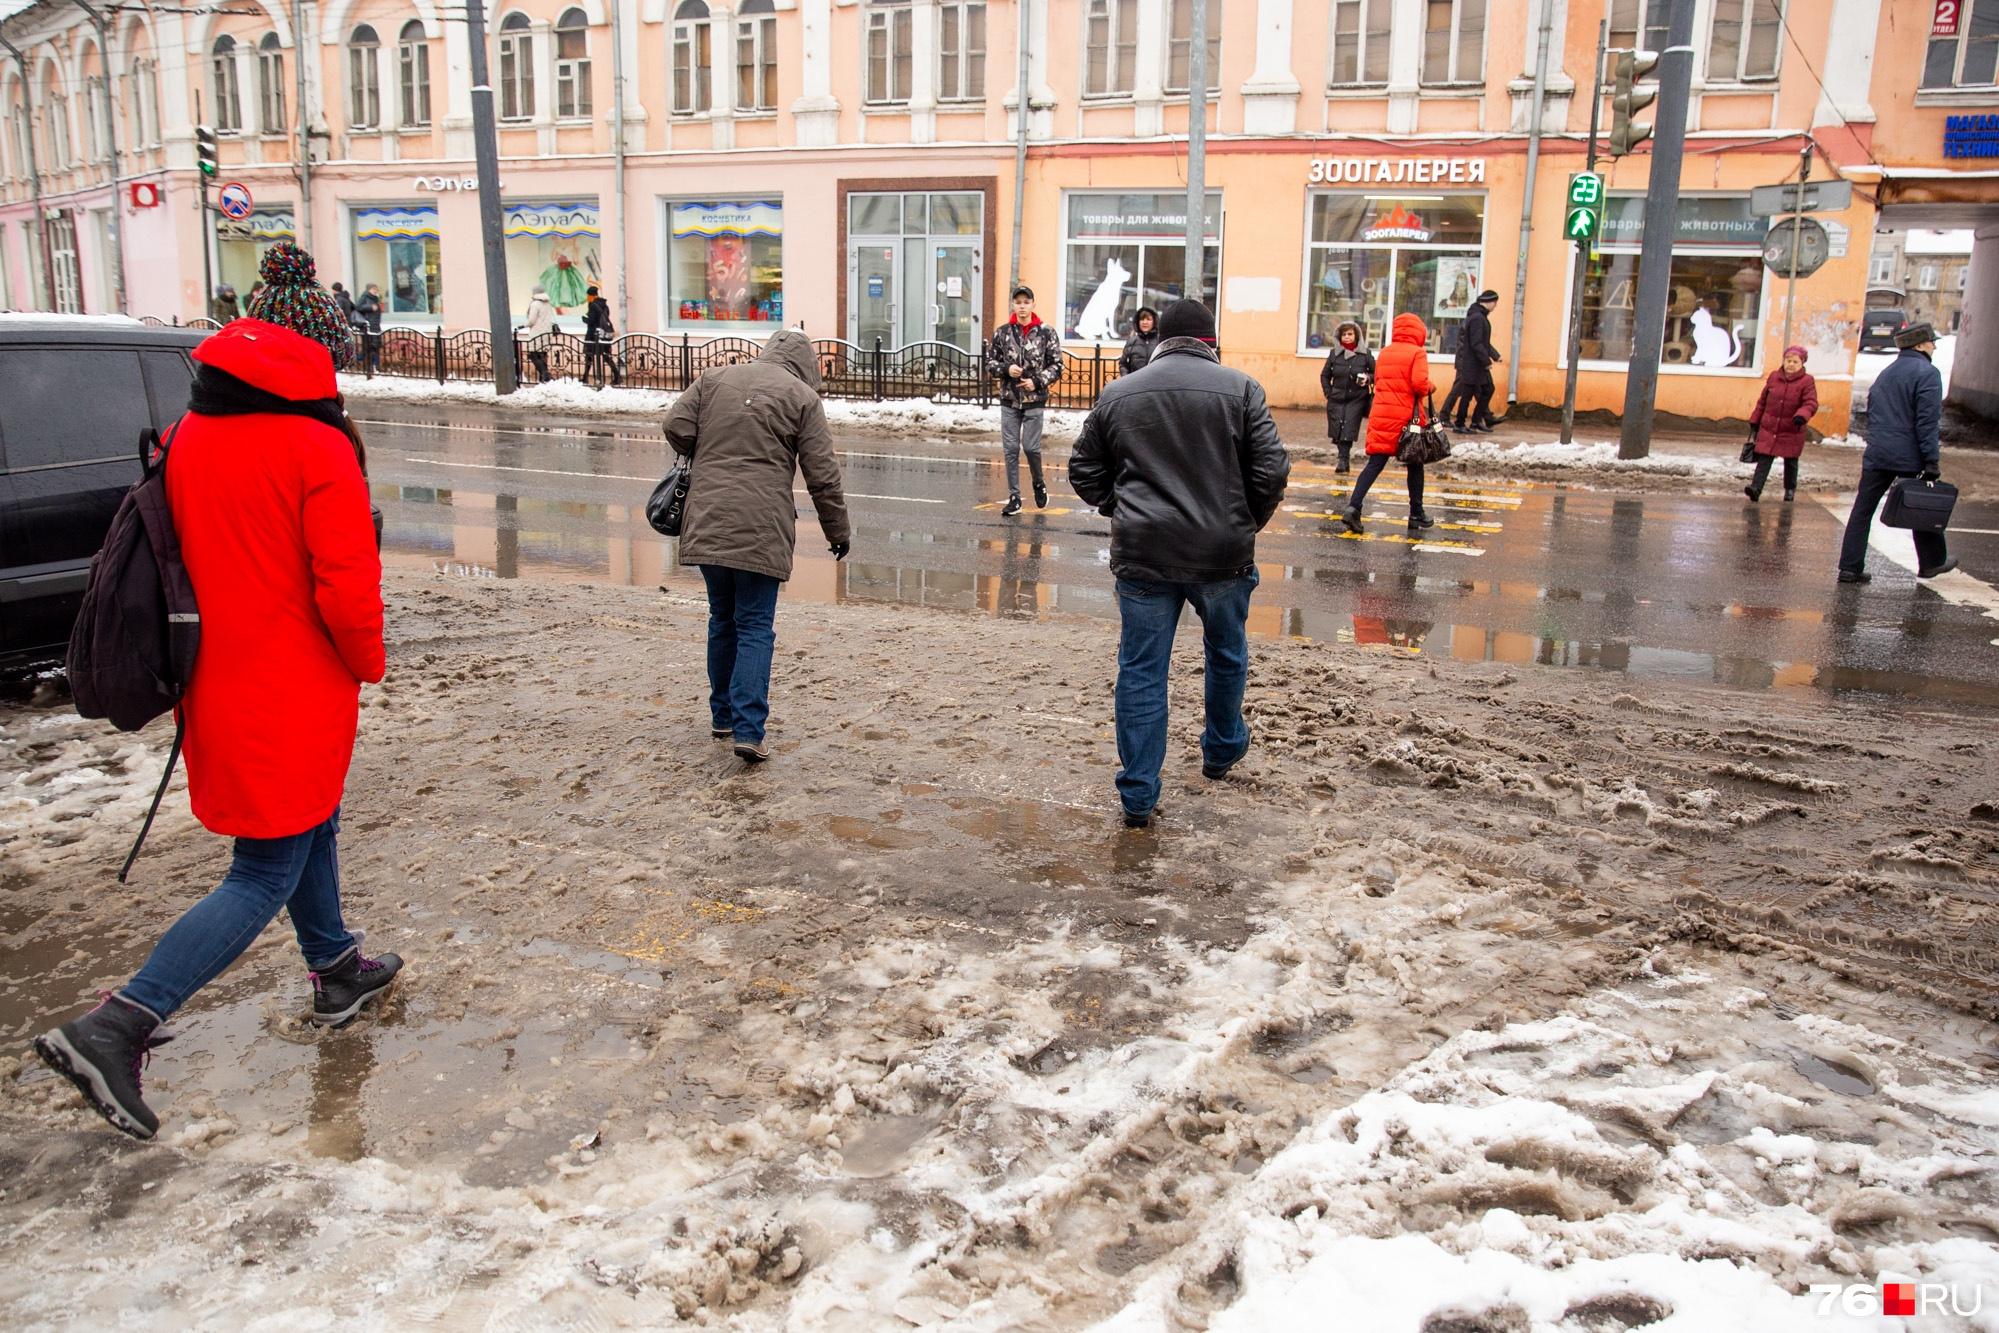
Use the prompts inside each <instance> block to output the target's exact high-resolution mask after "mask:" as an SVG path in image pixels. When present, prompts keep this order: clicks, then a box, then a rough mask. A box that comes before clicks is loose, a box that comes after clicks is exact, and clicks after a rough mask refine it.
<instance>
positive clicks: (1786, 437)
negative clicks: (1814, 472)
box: [1742, 343, 1819, 504]
mask: <svg viewBox="0 0 1999 1333" xmlns="http://www.w3.org/2000/svg"><path fill="white" fill-rule="evenodd" d="M1810 355H1811V354H1810V353H1809V352H1808V351H1806V350H1805V348H1804V347H1803V346H1802V345H1800V344H1798V343H1792V344H1791V345H1790V346H1789V347H1786V348H1785V349H1784V361H1783V364H1782V365H1780V366H1778V368H1777V369H1775V370H1773V371H1771V372H1770V378H1769V379H1767V380H1765V381H1763V392H1762V394H1761V395H1759V396H1758V397H1757V399H1756V410H1755V411H1753V412H1751V413H1750V414H1749V442H1750V443H1751V444H1752V445H1754V446H1755V451H1756V475H1755V476H1754V477H1752V478H1751V479H1750V482H1749V484H1748V485H1747V486H1744V487H1743V488H1742V493H1743V494H1744V495H1746V496H1748V497H1749V500H1750V503H1752V504H1754V503H1755V502H1756V501H1758V500H1761V499H1762V498H1763V483H1764V482H1766V481H1768V480H1770V464H1771V461H1772V460H1774V459H1778V458H1781V459H1783V460H1784V499H1785V500H1786V501H1791V500H1795V499H1797V498H1798V455H1800V454H1802V453H1804V451H1805V423H1806V422H1807V421H1810V420H1811V419H1812V414H1813V413H1815V412H1817V411H1818V410H1819V386H1818V381H1817V380H1815V379H1813V378H1812V377H1811V376H1810V375H1808V374H1806V373H1805V360H1806V358H1807V357H1809V356H1810Z"/></svg>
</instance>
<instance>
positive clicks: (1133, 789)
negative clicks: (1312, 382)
mask: <svg viewBox="0 0 1999 1333" xmlns="http://www.w3.org/2000/svg"><path fill="white" fill-rule="evenodd" d="M1159 334H1160V338H1159V346H1158V347H1156V348H1155V349H1154V350H1153V353H1152V359H1151V360H1150V361H1149V362H1148V363H1147V364H1146V365H1145V367H1144V368H1143V369H1142V370H1139V371H1136V372H1134V373H1133V374H1130V375H1125V376H1121V377H1120V378H1118V379H1116V380H1114V381H1112V382H1111V384H1110V385H1109V386H1108V387H1106V388H1105V389H1104V391H1103V393H1102V394H1101V395H1099V396H1098V398H1097V405H1096V407H1095V408H1094V409H1092V410H1091V412H1090V415H1089V418H1088V419H1087V420H1086V421H1084V423H1083V433H1082V436H1081V437H1080V438H1079V439H1078V440H1077V441H1076V447H1075V450H1074V451H1073V452H1072V453H1071V454H1070V456H1069V483H1070V485H1072V486H1074V487H1075V489H1076V494H1077V495H1080V496H1081V497H1082V498H1083V499H1084V500H1085V501H1086V502H1087V503H1089V504H1091V505H1094V506H1096V508H1097V510H1098V511H1099V512H1100V513H1102V514H1103V515H1104V516H1105V517H1107V518H1109V519H1110V520H1111V572H1112V573H1113V574H1115V575H1116V576H1117V593H1118V616H1119V621H1120V626H1121V628H1120V634H1119V641H1118V680H1117V746H1118V762H1119V765H1120V768H1119V772H1118V776H1117V788H1118V799H1119V802H1120V803H1121V804H1122V805H1123V807H1124V822H1125V826H1126V827H1127V828H1144V827H1146V826H1147V825H1148V824H1150V823H1151V822H1152V811H1153V807H1154V806H1155V805H1157V804H1158V801H1159V768H1160V765H1161V764H1162V763H1164V762H1165V758H1166V676H1167V670H1168V668H1169V667H1170V666H1171V664H1172V657H1173V635H1174V631H1175V629H1176V628H1177V627H1178V626H1179V623H1180V608H1181V606H1182V604H1183V603H1187V604H1191V605H1192V606H1193V608H1194V613H1195V614H1196V615H1198V616H1199V617H1200V618H1201V625H1202V634H1201V641H1202V647H1203V649H1204V652H1205V654H1206V659H1205V660H1206V676H1205V685H1206V692H1207V728H1206V730H1205V731H1203V732H1202V734H1201V772H1202V774H1203V775H1204V776H1206V777H1208V778H1209V779H1216V780H1218V779H1220V778H1221V777H1223V776H1224V775H1225V774H1227V772H1228V771H1229V769H1230V768H1232V767H1233V766H1234V765H1235V763H1236V762H1237V761H1238V760H1240V759H1241V758H1242V757H1243V755H1244V754H1245V753H1247V752H1248V750H1249V727H1248V725H1247V724H1246V723H1245V722H1244V721H1243V717H1242V695H1243V688H1244V686H1245V685H1246V684H1247V682H1248V679H1249V641H1248V633H1247V621H1248V618H1249V596H1250V593H1251V592H1252V591H1253V590H1254V589H1255V587H1256V582H1257V576H1256V534H1257V533H1258V532H1260V531H1261V530H1262V529H1263V525H1264V524H1266V523H1268V522H1269V521H1270V516H1271V515H1272V514H1274V513H1276V512H1277V505H1278V502H1279V501H1281V500H1282V499H1283V498H1284V485H1285V482H1286V480H1287V479H1288V478H1289V476H1290V473H1291V460H1290V458H1289V457H1288V456H1287V455H1286V454H1285V452H1284V443H1283V441H1282V440H1280V439H1279V438H1278V436H1277V426H1276V424H1275V423H1274V422H1272V421H1271V419H1270V408H1269V406H1268V405H1267V404H1266V403H1265V401H1264V396H1263V386H1262V385H1260V384H1258V383H1257V382H1256V381H1255V380H1253V379H1251V378H1250V377H1249V376H1247V375H1245V374H1243V373H1242V372H1241V371H1239V370H1231V369H1229V368H1228V367H1226V366H1224V365H1222V363H1221V358H1220V357H1219V356H1218V355H1217V354H1216V352H1215V317H1214V315H1213V314H1212V313H1211V312H1210V311H1209V310H1208V308H1207V307H1206V306H1204V305H1202V304H1201V303H1200V302H1199V301H1191V300H1182V301H1176V302H1174V303H1173V304H1172V305H1170V306H1168V307H1167V308H1166V311H1165V313H1164V314H1162V315H1161V316H1160V317H1159Z"/></svg>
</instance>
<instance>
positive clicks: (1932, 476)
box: [1923, 463, 1943, 481]
mask: <svg viewBox="0 0 1999 1333" xmlns="http://www.w3.org/2000/svg"><path fill="white" fill-rule="evenodd" d="M1942 479H1943V469H1942V468H1940V467H1938V466H1937V465H1936V464H1935V463H1931V464H1930V465H1929V466H1928V467H1926V468H1924V469H1923V480H1924V481H1941V480H1942Z"/></svg>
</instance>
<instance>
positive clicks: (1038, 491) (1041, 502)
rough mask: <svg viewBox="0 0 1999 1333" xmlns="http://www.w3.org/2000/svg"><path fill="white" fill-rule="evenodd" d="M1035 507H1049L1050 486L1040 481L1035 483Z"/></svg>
mask: <svg viewBox="0 0 1999 1333" xmlns="http://www.w3.org/2000/svg"><path fill="white" fill-rule="evenodd" d="M1034 507H1035V508H1036V509H1046V508H1047V507H1048V488H1047V487H1046V486H1043V485H1042V484H1041V483H1040V482H1038V481H1037V482H1035V483H1034Z"/></svg>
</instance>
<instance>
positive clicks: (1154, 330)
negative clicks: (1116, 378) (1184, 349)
mask: <svg viewBox="0 0 1999 1333" xmlns="http://www.w3.org/2000/svg"><path fill="white" fill-rule="evenodd" d="M1157 346H1159V313H1158V312H1157V311H1155V310H1154V309H1153V308H1152V307H1151V306H1149V305H1142V306H1140V307H1139V308H1138V313H1137V314H1135V315H1133V316H1132V317H1131V334H1130V336H1129V337H1127V338H1126V339H1125V340H1124V354H1123V355H1122V356H1120V357H1118V359H1117V373H1118V374H1120V375H1129V374H1131V372H1132V371H1134V370H1143V369H1144V368H1145V363H1146V362H1148V361H1150V360H1151V359H1152V349H1153V348H1155V347H1157Z"/></svg>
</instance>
